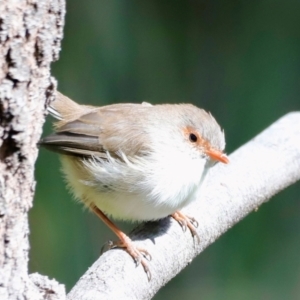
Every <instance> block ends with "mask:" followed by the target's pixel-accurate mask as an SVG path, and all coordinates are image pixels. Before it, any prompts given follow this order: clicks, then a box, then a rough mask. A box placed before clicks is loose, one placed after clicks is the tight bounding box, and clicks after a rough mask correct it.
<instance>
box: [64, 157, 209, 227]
mask: <svg viewBox="0 0 300 300" xmlns="http://www.w3.org/2000/svg"><path fill="white" fill-rule="evenodd" d="M63 165H64V171H65V174H66V177H67V180H68V181H69V184H70V185H71V186H72V187H73V188H74V192H75V196H76V197H77V198H80V199H83V201H84V202H85V203H86V204H87V205H89V204H91V203H94V204H95V205H96V206H98V207H99V208H100V209H101V210H103V211H104V212H105V213H106V214H108V215H111V216H113V217H114V218H117V219H124V220H132V221H146V220H155V219H160V218H163V217H166V216H168V215H170V214H172V213H174V212H175V211H176V210H178V209H181V208H182V207H184V206H185V205H187V204H188V203H190V202H191V201H192V200H193V196H194V194H195V191H196V190H197V188H198V187H199V186H200V185H201V183H202V180H203V178H204V175H205V173H206V171H205V170H206V160H205V159H200V158H192V157H190V156H186V155H183V154H181V153H180V152H175V153H166V154H165V155H163V156H159V157H155V156H152V157H151V159H150V160H149V159H142V160H133V161H127V162H125V163H120V162H119V161H115V160H113V159H112V160H110V161H107V162H102V163H101V162H99V161H98V162H97V161H91V162H85V164H84V165H82V166H81V167H82V168H84V169H85V171H86V175H85V176H84V177H85V178H83V177H82V174H83V172H78V165H77V166H76V165H74V162H73V161H72V160H70V159H69V158H66V159H63ZM79 173H80V174H81V175H80V176H79ZM91 178H92V179H91Z"/></svg>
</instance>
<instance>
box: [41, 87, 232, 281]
mask: <svg viewBox="0 0 300 300" xmlns="http://www.w3.org/2000/svg"><path fill="white" fill-rule="evenodd" d="M48 110H49V112H50V114H51V115H52V116H53V117H54V118H56V119H57V121H56V122H55V124H54V128H55V133H53V134H51V135H50V136H47V137H45V138H43V139H42V140H41V141H40V145H41V146H44V147H46V148H47V149H49V150H52V151H55V152H58V153H59V154H61V162H62V166H63V172H64V176H65V178H66V181H67V183H68V186H69V188H70V190H71V191H72V193H73V194H74V196H75V198H77V199H79V200H81V201H82V202H83V203H84V204H85V205H86V206H87V207H89V208H90V209H91V210H92V211H93V212H94V213H95V214H96V215H97V216H98V217H100V219H102V221H103V222H104V223H105V224H106V225H107V226H108V227H109V228H110V229H111V230H112V231H113V232H114V233H115V234H116V235H117V237H118V238H119V241H117V242H114V243H112V244H111V247H122V248H124V249H125V250H126V251H127V252H128V253H129V254H130V255H131V256H132V257H133V259H134V260H135V262H136V264H137V265H138V264H140V263H141V264H142V266H143V268H144V270H145V272H146V274H147V276H148V279H149V280H150V278H151V273H150V271H149V268H148V263H147V261H146V260H150V259H151V255H150V254H149V253H148V251H147V250H146V249H142V248H139V247H137V246H136V245H135V244H134V243H133V242H132V241H131V239H130V238H129V237H128V236H127V235H126V234H125V233H123V232H122V231H121V230H120V229H119V228H118V227H117V226H116V225H115V224H114V223H113V222H112V221H111V220H110V219H109V217H113V218H115V219H121V220H128V221H150V220H158V219H161V218H165V217H167V216H172V217H173V218H174V219H175V220H177V221H178V222H179V224H180V225H181V226H182V227H183V228H186V227H188V228H189V229H190V231H191V233H192V235H193V236H197V233H196V230H195V227H196V226H197V222H196V220H195V219H194V218H192V217H189V216H186V215H184V214H183V213H181V212H180V209H181V208H183V207H184V206H186V205H188V204H189V203H190V202H191V201H193V200H194V199H195V194H196V191H197V190H198V189H199V188H200V187H201V184H202V183H203V180H204V178H205V175H206V174H207V171H208V170H209V168H210V167H212V166H213V165H214V164H215V162H217V161H220V162H222V163H225V164H227V163H228V162H229V160H228V158H227V156H226V155H225V154H224V153H223V150H224V147H225V138H224V132H223V131H222V130H221V128H220V126H219V125H218V123H217V122H216V120H215V119H214V118H213V117H212V115H211V114H210V113H207V112H206V111H204V110H203V109H200V108H197V107H196V106H194V105H191V104H160V105H151V104H149V103H146V102H143V103H141V104H133V103H124V104H113V105H107V106H102V107H95V106H87V105H80V104H77V103H76V102H74V101H73V100H71V99H69V98H68V97H66V96H64V95H62V94H61V93H59V92H57V94H56V99H55V100H54V101H53V102H52V103H51V106H50V107H49V108H48Z"/></svg>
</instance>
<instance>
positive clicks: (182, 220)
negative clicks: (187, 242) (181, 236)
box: [171, 211, 200, 243]
mask: <svg viewBox="0 0 300 300" xmlns="http://www.w3.org/2000/svg"><path fill="white" fill-rule="evenodd" d="M171 216H172V218H173V219H174V220H176V221H177V222H178V223H179V225H180V226H181V228H182V230H183V231H186V229H187V228H188V229H189V230H190V232H191V234H192V236H193V237H196V239H197V241H198V243H199V242H200V238H199V235H198V233H197V231H196V228H197V227H198V222H197V220H196V219H195V218H193V217H190V216H187V215H185V214H183V213H182V212H180V211H175V212H174V213H173V214H172V215H171Z"/></svg>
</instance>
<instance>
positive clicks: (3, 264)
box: [0, 0, 65, 299]
mask: <svg viewBox="0 0 300 300" xmlns="http://www.w3.org/2000/svg"><path fill="white" fill-rule="evenodd" d="M64 14H65V3H64V1H63V0H27V1H25V0H15V1H11V0H1V2H0V299H46V298H47V299H58V298H57V297H60V298H61V299H62V297H63V295H64V292H63V291H62V287H61V286H59V285H57V284H55V283H54V282H53V281H48V280H47V278H42V277H39V276H32V278H30V277H29V276H28V251H29V242H28V234H29V229H28V210H29V209H30V207H31V206H32V200H33V194H34V189H35V181H34V173H33V171H34V163H35V160H36V157H37V147H36V144H37V141H38V140H39V138H40V135H41V131H42V125H43V122H44V118H45V107H46V102H48V101H50V100H51V96H52V92H53V90H54V89H55V81H54V79H53V78H51V75H50V63H51V62H52V61H54V60H56V59H57V58H58V53H59V50H60V42H61V39H62V29H63V23H64ZM38 278H39V279H38ZM55 289H58V291H57V294H56V291H55ZM46 296H47V297H46Z"/></svg>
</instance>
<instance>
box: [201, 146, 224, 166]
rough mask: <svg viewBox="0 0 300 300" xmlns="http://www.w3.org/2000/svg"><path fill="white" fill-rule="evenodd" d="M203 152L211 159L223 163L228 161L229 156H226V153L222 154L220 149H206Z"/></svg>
mask: <svg viewBox="0 0 300 300" xmlns="http://www.w3.org/2000/svg"><path fill="white" fill-rule="evenodd" d="M205 153H206V154H207V155H208V156H209V157H210V158H212V159H213V160H218V161H220V162H222V163H224V164H228V163H229V158H228V157H227V155H226V154H224V153H223V152H221V151H218V150H215V149H208V150H206V151H205Z"/></svg>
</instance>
